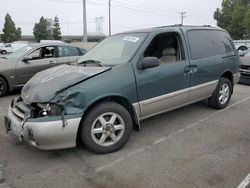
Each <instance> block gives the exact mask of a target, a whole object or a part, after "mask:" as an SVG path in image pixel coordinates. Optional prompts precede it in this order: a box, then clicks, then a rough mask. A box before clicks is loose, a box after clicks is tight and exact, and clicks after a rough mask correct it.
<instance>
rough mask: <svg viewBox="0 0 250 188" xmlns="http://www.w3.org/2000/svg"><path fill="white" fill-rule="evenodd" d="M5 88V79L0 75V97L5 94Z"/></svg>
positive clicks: (6, 86) (6, 87)
mask: <svg viewBox="0 0 250 188" xmlns="http://www.w3.org/2000/svg"><path fill="white" fill-rule="evenodd" d="M7 89H8V85H7V83H6V81H5V80H4V79H3V78H2V77H0V97H2V96H4V95H5V94H6V92H7Z"/></svg>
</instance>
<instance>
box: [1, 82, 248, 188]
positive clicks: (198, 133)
mask: <svg viewBox="0 0 250 188" xmlns="http://www.w3.org/2000/svg"><path fill="white" fill-rule="evenodd" d="M17 95H19V93H18V92H16V94H13V93H12V94H11V95H8V96H6V97H3V98H0V188H5V187H11V188H12V187H13V188H19V187H24V188H29V187H32V188H33V187H36V188H48V187H58V188H64V187H65V188H68V187H84V188H89V187H90V188H92V187H93V188H95V187H97V188H101V187H107V188H109V187H111V188H112V187H114V188H118V187H119V188H123V187H131V188H133V187H136V188H140V187H141V188H145V187H157V188H158V187H160V188H161V187H164V188H166V187H171V188H172V187H175V188H179V187H180V188H182V187H185V188H186V187H187V188H189V187H190V188H191V187H192V188H194V187H197V188H200V187H202V188H203V187H204V188H206V187H219V188H227V187H233V188H237V187H238V186H239V185H240V184H241V185H242V187H246V186H247V185H248V183H249V181H250V179H249V181H248V178H249V177H248V174H249V172H250V86H244V85H237V86H236V87H235V91H234V95H233V96H232V100H231V103H230V104H229V106H228V107H227V108H226V109H223V110H215V109H212V108H210V107H208V105H207V103H206V101H201V102H198V103H196V104H193V105H190V106H187V107H184V108H181V109H178V110H175V111H172V112H169V113H165V114H162V115H159V116H156V117H153V118H150V119H148V120H145V121H143V122H142V125H141V131H140V132H136V131H134V132H133V134H132V136H131V139H130V140H129V142H128V144H127V145H126V146H125V147H124V148H122V149H121V150H120V151H118V152H115V153H111V154H106V155H97V154H94V153H91V152H89V151H88V150H86V149H85V148H84V147H82V146H78V147H76V148H72V149H66V150H57V151H42V150H38V149H35V148H33V147H31V146H29V145H28V144H26V143H19V142H18V140H17V139H16V138H14V137H10V136H8V135H7V134H6V132H5V129H4V123H3V121H4V118H3V117H4V114H5V113H6V111H7V108H8V105H9V103H10V101H11V99H12V98H13V97H15V96H17ZM240 188H241V187H240Z"/></svg>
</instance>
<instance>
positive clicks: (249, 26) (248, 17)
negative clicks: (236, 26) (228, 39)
mask: <svg viewBox="0 0 250 188" xmlns="http://www.w3.org/2000/svg"><path fill="white" fill-rule="evenodd" d="M244 25H245V28H246V32H247V35H246V38H248V39H249V38H250V6H249V5H248V7H247V11H246V14H245V19H244Z"/></svg>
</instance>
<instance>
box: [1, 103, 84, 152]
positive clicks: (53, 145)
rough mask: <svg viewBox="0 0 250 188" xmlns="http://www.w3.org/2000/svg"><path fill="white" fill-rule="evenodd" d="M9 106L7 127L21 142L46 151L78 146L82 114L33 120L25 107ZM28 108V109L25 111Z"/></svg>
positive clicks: (6, 119)
mask: <svg viewBox="0 0 250 188" xmlns="http://www.w3.org/2000/svg"><path fill="white" fill-rule="evenodd" d="M13 103H15V101H14V102H12V104H11V106H9V109H8V114H7V116H6V117H5V127H6V130H7V132H8V133H9V134H12V135H15V136H17V137H18V138H19V140H20V141H26V142H27V143H29V144H30V145H32V146H34V147H36V148H39V149H44V150H54V149H64V148H70V147H75V146H76V138H77V131H78V127H79V124H80V121H81V117H82V114H78V115H64V116H63V119H62V117H61V116H56V117H39V118H32V116H31V115H27V114H30V109H28V107H27V106H26V107H23V106H25V105H20V106H21V108H20V106H19V107H18V105H15V104H13ZM24 108H27V109H24Z"/></svg>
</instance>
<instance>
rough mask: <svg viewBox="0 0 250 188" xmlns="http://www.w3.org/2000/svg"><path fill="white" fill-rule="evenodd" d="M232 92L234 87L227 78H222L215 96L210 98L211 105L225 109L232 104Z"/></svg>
mask: <svg viewBox="0 0 250 188" xmlns="http://www.w3.org/2000/svg"><path fill="white" fill-rule="evenodd" d="M232 91H233V86H232V83H231V82H230V80H229V79H227V78H221V79H220V80H219V83H218V85H217V87H216V89H215V91H214V93H213V95H212V96H211V97H210V98H208V103H209V105H210V106H211V107H213V108H216V109H223V108H225V107H226V106H227V105H228V103H229V102H230V99H231V95H232Z"/></svg>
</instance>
